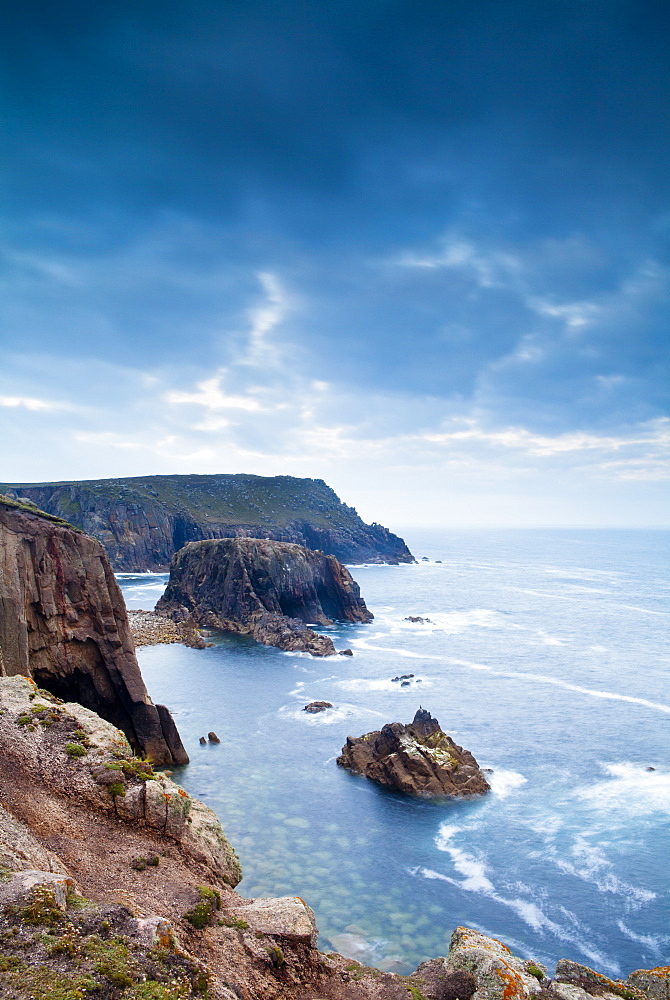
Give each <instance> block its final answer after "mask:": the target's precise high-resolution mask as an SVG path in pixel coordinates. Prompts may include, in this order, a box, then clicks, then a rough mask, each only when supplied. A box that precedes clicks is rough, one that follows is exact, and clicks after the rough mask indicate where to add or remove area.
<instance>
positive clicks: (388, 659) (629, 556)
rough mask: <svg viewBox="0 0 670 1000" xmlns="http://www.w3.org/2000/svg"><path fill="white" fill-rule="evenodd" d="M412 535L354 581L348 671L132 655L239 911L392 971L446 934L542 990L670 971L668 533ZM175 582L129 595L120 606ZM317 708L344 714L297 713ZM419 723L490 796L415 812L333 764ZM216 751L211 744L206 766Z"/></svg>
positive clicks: (158, 650)
mask: <svg viewBox="0 0 670 1000" xmlns="http://www.w3.org/2000/svg"><path fill="white" fill-rule="evenodd" d="M406 537H407V541H408V544H409V545H410V547H411V548H412V550H413V551H414V553H415V554H416V556H417V557H418V558H419V559H420V560H421V557H423V556H426V557H427V560H428V561H420V562H419V563H418V564H417V565H412V566H357V567H355V568H353V575H354V577H355V579H356V580H357V581H358V583H359V584H360V587H361V592H362V594H363V596H364V597H365V600H366V602H367V604H368V607H369V608H370V610H371V611H373V612H374V615H375V619H374V621H373V622H372V623H371V624H368V625H342V626H338V627H337V628H335V629H334V630H333V631H332V636H333V639H334V641H335V645H336V647H337V648H343V647H347V646H348V647H350V648H351V649H353V651H354V656H353V657H344V656H337V657H332V658H327V659H315V658H312V657H310V656H309V655H307V654H288V653H283V652H280V651H279V650H276V649H272V648H269V647H265V646H261V645H258V644H257V643H255V642H253V641H252V640H249V639H247V638H243V637H230V636H228V637H226V636H223V635H221V636H216V637H214V638H213V639H212V641H213V642H214V646H213V647H212V648H209V649H205V650H194V649H189V648H186V647H184V646H181V645H173V646H151V647H144V648H142V649H140V650H139V660H140V665H141V668H142V672H143V674H144V677H145V680H146V683H147V686H148V688H149V691H150V693H151V695H152V697H153V699H154V700H155V701H158V702H163V703H165V704H167V705H169V706H170V708H171V709H172V711H173V713H174V716H175V719H176V722H177V725H178V727H179V729H180V732H181V734H182V737H183V739H184V743H185V745H186V747H187V750H188V752H189V754H190V756H191V763H190V764H189V765H188V766H187V767H184V768H181V769H177V771H176V772H175V778H176V780H178V781H179V782H181V783H182V784H183V786H184V787H185V788H186V789H187V790H188V791H189V792H191V793H192V794H193V795H195V796H197V797H199V798H200V799H202V800H203V801H204V802H206V803H207V804H208V805H209V806H211V807H212V808H213V809H214V810H215V811H216V812H217V813H218V815H219V817H220V818H221V821H222V823H223V825H224V828H225V830H226V832H227V834H228V836H229V838H230V840H231V841H232V843H233V844H234V845H235V847H236V849H237V850H238V853H239V854H240V857H241V861H242V866H243V870H244V879H243V881H242V883H241V884H240V886H239V891H240V892H241V893H242V895H244V896H270V895H279V896H282V895H300V896H302V897H303V898H304V899H305V900H306V901H307V902H308V903H309V905H310V906H311V907H313V909H314V910H315V911H316V915H317V920H318V924H319V928H320V933H321V936H320V941H319V944H320V947H321V948H322V949H325V950H329V949H333V950H337V951H340V952H343V953H344V954H346V955H347V956H350V957H352V958H356V959H359V960H360V961H363V962H365V963H366V964H371V965H376V966H379V967H381V968H386V969H394V970H397V971H400V972H406V971H409V970H410V969H411V968H413V967H415V966H416V965H417V963H418V962H420V961H422V960H423V959H425V958H428V957H431V956H435V955H443V954H445V953H446V950H447V948H448V942H449V937H450V935H451V932H452V930H453V928H454V927H455V926H457V925H458V924H465V925H467V926H469V927H474V928H478V929H480V930H482V931H484V932H485V933H487V934H491V935H493V936H495V937H498V938H501V939H502V940H503V941H505V942H506V943H507V944H508V945H509V946H510V947H511V948H512V949H513V950H514V951H516V952H518V953H519V954H521V955H523V956H526V957H530V956H532V957H534V958H535V959H536V960H539V961H541V962H543V963H545V964H546V965H547V966H548V967H549V969H550V970H551V969H552V968H553V966H554V964H555V962H556V960H557V959H558V958H560V957H562V956H565V957H570V958H572V959H575V960H577V961H581V962H584V963H586V964H588V965H591V966H593V967H595V968H597V969H599V970H600V971H602V972H606V973H608V974H611V975H617V976H618V975H622V974H623V975H626V974H628V973H629V972H630V971H631V970H633V969H635V968H639V967H647V968H648V967H650V966H656V965H659V964H667V963H668V961H669V960H670V926H669V921H668V911H669V906H668V904H669V901H670V896H669V891H670V850H669V842H668V831H669V828H670V766H669V764H670V761H669V758H668V749H669V743H670V741H669V739H668V730H669V727H670V684H669V683H668V678H669V676H670V656H669V650H668V641H667V640H668V622H669V614H668V610H669V608H668V595H669V590H670V582H669V575H668V554H669V549H670V544H669V543H670V534H669V533H668V532H662V531H648V532H645V531H576V530H564V531H540V530H537V531H535V530H533V531H512V530H510V531H475V530H472V531H452V532H431V533H421V534H420V533H418V532H412V531H409V532H407V536H406ZM165 579H166V577H165V576H151V575H146V574H145V575H142V576H136V577H132V576H125V577H123V578H122V579H121V584H122V587H123V589H124V592H125V595H126V600H127V602H128V605H129V607H144V608H149V607H151V606H152V605H153V601H154V600H155V599H156V598H157V597H158V596H159V594H160V593H161V590H162V588H163V586H164V583H165ZM410 616H420V617H422V618H424V619H429V621H427V622H424V623H420V622H416V623H412V622H410V621H408V620H407V619H408V617H410ZM401 674H413V677H411V678H409V684H407V685H406V686H402V685H401V682H399V681H393V680H392V678H394V677H396V676H398V675H401ZM315 699H323V700H326V701H330V702H332V703H333V706H334V707H333V709H331V710H329V711H327V712H325V713H322V714H320V715H309V714H307V713H306V712H304V711H303V706H304V705H306V704H307V703H308V702H309V701H312V700H315ZM420 705H421V706H423V707H424V708H427V709H428V710H429V711H430V712H431V713H432V714H433V715H434V716H435V717H436V718H437V719H438V720H439V722H440V724H441V726H442V728H443V729H444V731H445V732H447V733H449V734H450V735H451V736H453V738H454V739H455V740H456V742H457V743H459V744H461V745H462V746H464V747H466V748H467V749H468V750H470V751H472V753H474V755H475V757H476V758H477V760H478V762H479V764H480V766H481V767H486V768H492V774H490V775H488V777H489V779H490V782H491V785H492V788H493V790H492V792H491V793H490V794H488V795H486V796H482V797H479V798H476V799H470V800H467V801H463V800H461V801H459V800H451V801H439V802H438V801H425V800H421V799H414V798H407V797H404V796H402V795H400V794H397V793H395V792H392V791H388V790H385V789H383V788H381V787H378V786H377V785H375V784H373V783H372V782H370V781H367V780H366V779H365V778H362V777H357V776H353V775H351V774H349V773H348V772H346V771H344V770H343V769H342V768H340V767H338V766H337V764H336V757H337V755H338V753H339V752H340V750H341V747H342V746H343V744H344V742H345V739H346V737H347V736H348V735H353V736H360V735H362V734H363V733H366V732H369V731H371V730H374V729H379V728H380V727H381V726H382V725H383V724H384V723H386V722H394V721H400V722H409V721H411V719H412V718H413V716H414V713H415V712H416V710H417V709H418V708H419V706H420ZM210 730H214V731H215V732H216V733H217V734H218V735H219V737H220V739H221V743H220V744H217V745H212V744H207V745H206V746H204V747H201V746H200V745H199V743H198V738H199V737H200V736H201V735H204V734H206V733H207V732H208V731H210Z"/></svg>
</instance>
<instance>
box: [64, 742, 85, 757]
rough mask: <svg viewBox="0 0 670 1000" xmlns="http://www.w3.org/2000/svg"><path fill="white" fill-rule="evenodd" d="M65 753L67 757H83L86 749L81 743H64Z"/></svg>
mask: <svg viewBox="0 0 670 1000" xmlns="http://www.w3.org/2000/svg"><path fill="white" fill-rule="evenodd" d="M65 753H66V754H67V755H68V756H69V757H85V756H86V754H87V753H88V750H87V749H86V747H84V746H82V745H81V743H66V744H65Z"/></svg>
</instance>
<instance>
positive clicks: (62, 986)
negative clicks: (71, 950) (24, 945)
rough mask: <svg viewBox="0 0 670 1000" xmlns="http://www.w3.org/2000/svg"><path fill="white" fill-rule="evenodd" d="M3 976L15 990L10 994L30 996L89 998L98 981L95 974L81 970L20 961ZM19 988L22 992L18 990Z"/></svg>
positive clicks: (68, 999) (33, 998)
mask: <svg viewBox="0 0 670 1000" xmlns="http://www.w3.org/2000/svg"><path fill="white" fill-rule="evenodd" d="M3 978H4V985H6V986H7V987H8V988H9V989H11V990H12V992H11V993H9V995H10V996H16V997H26V998H28V997H29V998H30V1000H87V997H88V996H89V993H94V991H96V990H97V989H98V987H99V983H97V982H96V981H95V979H94V978H93V977H92V976H89V975H83V974H81V973H79V972H75V973H72V974H68V973H64V972H56V971H55V970H54V969H53V968H51V967H48V966H36V965H26V964H25V963H21V964H20V965H18V966H17V967H16V968H15V969H14V970H13V971H11V972H10V973H8V974H7V975H6V977H3ZM19 990H20V992H19Z"/></svg>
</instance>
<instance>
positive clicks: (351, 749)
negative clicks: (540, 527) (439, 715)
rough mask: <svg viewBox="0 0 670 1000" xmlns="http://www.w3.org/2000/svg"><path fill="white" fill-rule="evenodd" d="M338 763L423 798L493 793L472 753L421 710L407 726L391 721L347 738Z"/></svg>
mask: <svg viewBox="0 0 670 1000" xmlns="http://www.w3.org/2000/svg"><path fill="white" fill-rule="evenodd" d="M337 763H338V764H339V765H340V766H341V767H346V768H347V769H348V770H349V771H353V772H354V774H362V775H364V776H365V777H366V778H370V780H371V781H377V782H378V783H379V784H380V785H385V786H386V787H387V788H395V789H397V790H398V791H400V792H405V793H406V794H407V795H419V796H421V797H422V798H435V797H438V796H464V795H481V794H482V793H483V792H488V791H490V789H491V786H490V785H489V783H488V781H487V780H486V778H485V777H484V775H483V774H482V772H481V770H480V768H479V765H478V763H477V761H476V760H475V758H474V757H473V755H472V754H471V753H470V751H469V750H464V749H463V747H459V746H458V745H457V744H456V743H454V741H453V740H452V739H451V737H450V736H447V735H446V733H443V732H442V730H441V729H440V724H439V722H438V721H437V719H434V718H433V717H432V715H431V714H430V712H427V711H426V710H425V709H423V708H420V709H419V710H418V712H417V713H416V715H415V716H414V719H413V721H412V722H411V723H410V724H409V725H407V726H404V725H403V724H402V723H401V722H392V723H390V724H387V725H386V726H384V727H383V728H382V729H381V730H377V731H375V732H373V733H366V734H365V735H364V736H359V737H358V738H356V737H353V736H348V737H347V742H346V745H345V746H344V747H342V755H341V756H340V757H338V758H337Z"/></svg>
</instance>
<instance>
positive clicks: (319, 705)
mask: <svg viewBox="0 0 670 1000" xmlns="http://www.w3.org/2000/svg"><path fill="white" fill-rule="evenodd" d="M332 707H333V703H332V702H331V701H310V703H309V705H305V707H304V708H303V712H309V713H310V715H316V714H317V712H325V711H326V709H327V708H332Z"/></svg>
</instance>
